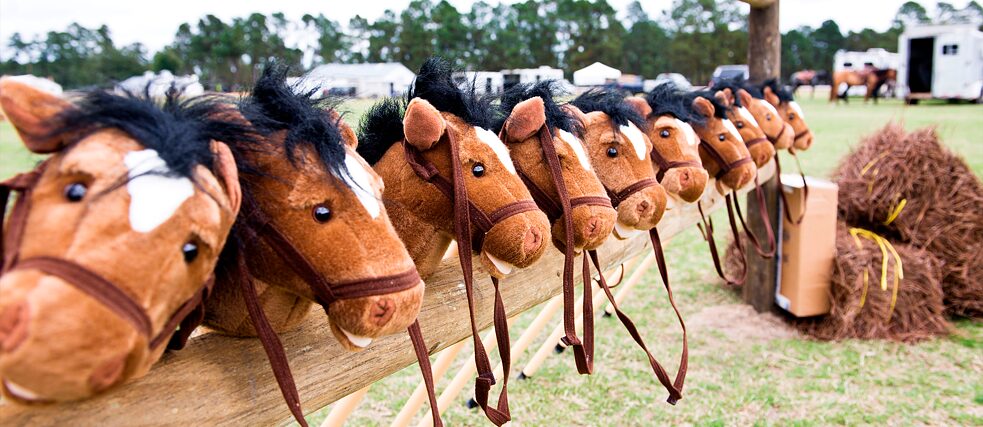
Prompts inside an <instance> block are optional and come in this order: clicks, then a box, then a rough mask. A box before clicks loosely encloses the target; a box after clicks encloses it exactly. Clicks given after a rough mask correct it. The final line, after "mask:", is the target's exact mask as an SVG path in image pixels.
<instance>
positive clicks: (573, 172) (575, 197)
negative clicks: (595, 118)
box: [496, 80, 617, 250]
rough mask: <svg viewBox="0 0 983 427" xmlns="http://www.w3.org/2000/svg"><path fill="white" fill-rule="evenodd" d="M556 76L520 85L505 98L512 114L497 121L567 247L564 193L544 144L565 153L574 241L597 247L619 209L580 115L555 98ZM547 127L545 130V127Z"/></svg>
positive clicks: (518, 167) (556, 239)
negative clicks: (598, 167) (593, 156)
mask: <svg viewBox="0 0 983 427" xmlns="http://www.w3.org/2000/svg"><path fill="white" fill-rule="evenodd" d="M554 88H555V82H553V81H550V80H546V81H543V82H540V83H537V84H535V85H521V84H520V85H516V86H514V87H513V88H511V89H510V90H509V91H507V92H506V93H505V94H504V95H503V96H502V99H501V104H500V107H499V108H500V110H501V111H502V113H503V115H504V116H506V117H505V118H504V121H503V122H502V124H501V125H499V126H496V129H497V130H498V131H499V135H502V140H503V141H504V142H505V145H506V146H508V147H509V154H510V155H511V157H512V161H513V163H514V164H515V167H516V170H517V171H518V173H519V176H520V177H521V178H522V180H523V181H524V182H525V183H526V187H528V188H529V190H530V191H531V192H532V195H533V198H535V199H536V203H537V204H538V205H539V207H540V209H542V210H543V211H544V212H546V213H547V216H549V218H550V220H551V221H553V243H554V244H555V245H556V246H557V247H558V248H560V250H563V246H564V242H566V237H565V236H566V234H565V233H566V231H565V229H564V226H563V224H564V222H563V221H562V219H561V218H562V216H563V209H562V206H561V205H560V196H559V194H558V192H557V186H556V184H555V181H554V177H553V175H552V173H551V170H550V167H549V165H548V163H549V162H548V160H547V158H546V153H545V150H544V148H543V144H551V146H552V150H553V151H554V152H555V153H556V156H557V157H558V159H559V166H560V175H561V178H562V180H563V187H564V188H565V191H566V193H567V195H568V196H569V197H570V199H571V206H572V209H573V213H572V221H573V231H574V235H573V241H574V245H575V246H576V248H577V249H578V250H581V249H588V250H590V249H595V248H597V247H598V246H600V245H601V243H603V242H604V240H605V239H606V238H607V237H608V235H609V234H611V230H612V228H613V227H614V221H615V219H616V216H617V213H616V212H615V210H614V209H613V208H612V207H611V203H610V202H609V201H607V200H606V199H607V194H606V193H605V191H604V186H603V185H601V181H600V180H599V179H598V178H597V174H595V173H594V168H593V166H591V161H590V157H589V156H588V155H587V150H586V147H585V146H584V143H583V141H581V139H580V137H581V136H583V129H582V128H581V127H580V123H579V121H578V120H577V119H576V118H575V117H573V116H572V115H570V113H569V112H568V111H566V110H564V109H563V108H561V107H560V106H559V105H558V104H557V103H556V102H554V101H553V97H554V95H555V91H556V90H555V89H554ZM544 131H545V132H544Z"/></svg>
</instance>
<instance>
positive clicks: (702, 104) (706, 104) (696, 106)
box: [693, 96, 715, 119]
mask: <svg viewBox="0 0 983 427" xmlns="http://www.w3.org/2000/svg"><path fill="white" fill-rule="evenodd" d="M693 110H694V111H696V112H697V113H698V114H700V115H701V116H703V117H706V118H708V119H709V118H711V117H713V113H714V112H715V110H714V108H713V103H711V102H710V100H709V99H706V98H704V97H702V96H698V97H696V99H693Z"/></svg>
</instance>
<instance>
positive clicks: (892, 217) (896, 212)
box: [884, 199, 908, 225]
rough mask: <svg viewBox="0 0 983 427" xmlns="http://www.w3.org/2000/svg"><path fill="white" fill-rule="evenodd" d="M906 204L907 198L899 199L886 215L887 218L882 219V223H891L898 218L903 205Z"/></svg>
mask: <svg viewBox="0 0 983 427" xmlns="http://www.w3.org/2000/svg"><path fill="white" fill-rule="evenodd" d="M907 204H908V199H901V202H900V203H898V205H897V206H895V207H894V210H893V211H892V212H891V214H890V215H888V216H887V220H885V221H884V225H891V223H892V222H894V220H895V219H898V215H901V211H902V210H903V209H904V207H905V205H907Z"/></svg>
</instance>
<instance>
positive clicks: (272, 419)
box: [0, 166, 774, 426]
mask: <svg viewBox="0 0 983 427" xmlns="http://www.w3.org/2000/svg"><path fill="white" fill-rule="evenodd" d="M760 173H761V175H762V179H763V180H767V179H769V178H770V177H771V176H772V175H773V174H774V167H773V166H767V167H766V168H764V169H762V170H761V171H760ZM713 184H714V183H713V182H711V185H709V186H708V190H707V193H706V194H705V195H704V198H703V203H704V206H705V207H709V209H708V210H711V211H712V210H716V209H718V208H720V207H721V206H722V200H723V197H722V196H720V195H719V194H717V193H716V191H715V190H713V188H715V186H714V185H713ZM745 191H746V190H745ZM698 220H699V215H698V213H697V210H696V206H695V205H684V206H678V207H677V208H675V209H674V210H672V211H671V212H669V213H667V214H666V217H665V218H664V219H663V220H662V222H661V223H660V224H659V230H660V232H661V234H662V236H663V237H664V238H668V237H671V236H672V235H675V234H677V233H679V232H680V231H683V230H684V229H685V228H688V227H691V226H693V224H695V223H697V221H698ZM649 246H650V244H649V241H648V235H647V234H643V235H639V236H636V237H635V238H634V239H631V240H627V241H616V240H614V239H609V240H608V242H607V243H606V244H605V245H604V246H602V247H601V249H600V251H599V252H600V255H601V259H602V261H603V262H604V264H605V266H604V267H605V268H606V269H607V268H609V267H611V266H615V265H617V264H619V263H622V262H624V261H626V260H628V259H630V258H632V257H634V256H635V255H638V254H639V253H641V252H642V251H648V250H651V249H650V247H649ZM562 258H563V257H562V254H561V253H559V252H558V251H556V250H551V251H550V252H548V253H547V254H546V255H544V256H543V259H542V260H541V261H540V262H538V263H537V264H536V265H534V266H532V267H530V268H527V269H524V270H521V271H519V272H517V273H515V274H514V275H512V276H510V277H509V278H507V279H506V280H505V281H504V282H503V298H504V300H505V306H506V308H507V310H508V315H509V317H512V316H515V315H517V314H519V313H522V312H524V311H526V310H529V309H530V308H532V307H535V306H536V305H538V304H540V303H542V302H544V301H546V300H548V299H550V298H551V297H552V296H554V295H557V294H559V293H560V291H561V289H560V273H561V270H562V268H563V259H562ZM668 261H669V264H670V268H671V265H672V264H673V263H674V260H671V259H670V260H668ZM475 265H476V266H478V265H480V264H479V263H478V262H477V260H475ZM575 270H577V273H578V280H579V270H580V269H579V268H578V269H575ZM475 278H476V281H475V287H476V289H475V294H476V300H477V307H478V310H477V312H478V313H477V317H478V322H479V323H480V324H481V325H482V326H483V327H488V326H489V325H491V323H492V310H491V306H492V301H493V297H494V294H493V289H492V286H491V282H490V280H489V279H488V275H487V274H485V273H484V272H483V271H481V270H480V269H479V270H476V274H475ZM467 313H468V311H467V302H466V299H465V296H464V285H463V283H462V282H461V275H460V270H459V267H458V265H457V260H456V259H454V258H452V259H447V260H445V261H444V262H443V264H442V265H441V267H440V269H439V270H438V271H437V273H435V274H434V275H433V276H432V277H430V278H428V280H427V293H426V297H425V299H424V304H423V309H422V312H421V314H420V325H421V327H422V329H423V334H424V336H425V337H426V339H427V343H428V345H429V346H430V351H431V353H433V352H436V351H438V350H440V349H443V348H445V347H448V346H450V345H452V344H454V343H456V342H458V341H461V340H462V339H465V338H467V337H468V335H469V333H470V326H469V325H468V314H467ZM326 322H327V319H326V318H325V316H324V314H323V312H319V311H316V310H315V311H313V312H312V314H311V316H310V317H309V318H308V319H307V320H306V321H305V322H304V323H303V325H302V326H301V327H300V328H299V329H298V330H296V331H293V332H290V333H286V334H283V335H282V336H281V339H282V341H283V344H284V347H285V348H286V351H287V356H288V358H289V360H290V364H291V367H292V368H293V373H294V378H295V379H296V381H297V386H298V388H299V390H300V396H301V401H302V402H303V405H304V409H305V410H306V411H307V412H312V411H314V410H316V409H318V408H321V407H323V406H325V405H327V404H329V403H331V402H333V401H335V400H337V399H339V398H341V397H344V396H346V395H348V394H350V393H352V392H354V391H356V390H358V389H361V388H362V387H365V386H366V385H368V384H371V383H373V382H375V381H378V380H380V379H382V378H385V377H386V376H388V375H390V374H392V373H394V372H396V371H398V370H400V369H402V368H404V367H406V366H409V365H411V364H413V363H415V362H416V358H415V357H414V353H413V349H412V346H411V345H410V342H409V339H408V337H406V336H405V335H402V336H392V337H387V338H383V339H379V340H378V341H376V342H374V343H372V345H371V346H370V348H368V349H366V350H365V351H361V352H357V353H350V352H346V351H345V350H343V349H342V348H341V346H340V345H339V344H338V343H337V342H336V341H335V340H334V338H333V337H332V335H331V332H330V330H329V328H328V325H327V323H326ZM289 419H290V414H289V412H288V411H287V408H286V406H285V404H284V403H283V400H282V397H281V394H280V391H279V390H278V389H277V386H276V382H275V381H274V379H273V374H272V373H271V371H270V370H269V367H268V365H267V360H266V356H265V354H264V353H263V349H262V346H260V344H259V341H258V340H255V339H241V338H230V337H226V336H221V335H219V334H215V333H204V334H201V335H199V336H197V337H195V338H192V340H191V342H189V343H188V347H187V348H186V349H185V350H182V351H180V352H175V353H169V354H167V355H165V356H164V358H163V359H162V360H161V361H160V362H159V363H158V364H157V365H156V366H155V367H154V369H152V370H151V371H150V373H149V374H147V376H145V377H143V378H140V379H137V380H134V381H131V382H129V383H127V384H124V385H123V386H121V387H119V388H116V389H114V390H111V391H109V392H107V393H105V394H103V395H100V396H98V397H95V398H92V399H89V400H85V401H80V402H74V403H65V404H58V405H49V406H20V405H15V404H11V403H10V402H0V422H2V424H3V425H16V426H23V425H107V424H126V425H159V424H173V425H212V424H235V425H271V424H280V423H284V422H287V421H288V420H289Z"/></svg>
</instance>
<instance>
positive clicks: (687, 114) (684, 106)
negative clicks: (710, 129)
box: [645, 82, 706, 125]
mask: <svg viewBox="0 0 983 427" xmlns="http://www.w3.org/2000/svg"><path fill="white" fill-rule="evenodd" d="M645 101H646V102H648V104H649V107H651V108H652V114H650V115H649V117H658V116H664V115H670V116H672V117H675V118H677V119H679V120H682V121H684V122H686V123H695V124H698V125H702V124H704V123H706V118H705V117H703V116H702V115H700V114H698V113H697V112H696V111H695V110H693V103H692V102H691V99H690V98H689V97H688V96H687V95H686V92H684V91H682V90H680V89H679V88H678V87H677V86H676V84H675V83H671V82H668V83H664V84H661V85H658V86H656V87H655V88H654V89H652V91H650V92H649V93H648V94H647V95H646V96H645Z"/></svg>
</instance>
